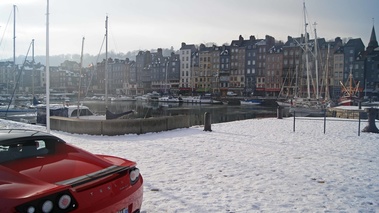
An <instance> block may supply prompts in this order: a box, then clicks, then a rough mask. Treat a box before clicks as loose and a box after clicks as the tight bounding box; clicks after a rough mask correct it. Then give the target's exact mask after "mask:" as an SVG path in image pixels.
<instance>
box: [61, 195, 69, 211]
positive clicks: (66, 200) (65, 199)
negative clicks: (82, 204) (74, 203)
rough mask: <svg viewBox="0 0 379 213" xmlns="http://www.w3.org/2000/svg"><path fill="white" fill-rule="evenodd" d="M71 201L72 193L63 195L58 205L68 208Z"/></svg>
mask: <svg viewBox="0 0 379 213" xmlns="http://www.w3.org/2000/svg"><path fill="white" fill-rule="evenodd" d="M70 203H71V197H70V195H67V194H65V195H62V196H61V197H60V198H59V200H58V206H59V208H61V209H67V208H68V207H69V206H70Z"/></svg>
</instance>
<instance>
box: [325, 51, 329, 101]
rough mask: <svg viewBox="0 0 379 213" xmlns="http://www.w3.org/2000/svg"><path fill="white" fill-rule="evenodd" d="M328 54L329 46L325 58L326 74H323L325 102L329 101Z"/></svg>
mask: <svg viewBox="0 0 379 213" xmlns="http://www.w3.org/2000/svg"><path fill="white" fill-rule="evenodd" d="M329 53H330V44H328V54H327V57H326V74H325V100H326V101H329V99H330V94H329Z"/></svg>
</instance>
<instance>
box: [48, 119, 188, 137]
mask: <svg viewBox="0 0 379 213" xmlns="http://www.w3.org/2000/svg"><path fill="white" fill-rule="evenodd" d="M50 126H51V129H52V130H58V131H63V132H69V133H77V134H88V135H125V134H144V133H148V132H161V131H167V130H172V129H177V128H189V127H190V122H189V117H188V116H187V115H176V116H164V117H152V118H137V119H115V120H86V119H77V118H65V117H58V116H52V117H50Z"/></svg>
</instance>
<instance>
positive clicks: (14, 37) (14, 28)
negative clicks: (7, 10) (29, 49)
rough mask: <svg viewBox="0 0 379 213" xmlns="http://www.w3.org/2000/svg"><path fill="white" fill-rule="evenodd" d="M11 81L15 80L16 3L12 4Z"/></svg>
mask: <svg viewBox="0 0 379 213" xmlns="http://www.w3.org/2000/svg"><path fill="white" fill-rule="evenodd" d="M13 82H14V83H15V82H16V5H13Z"/></svg>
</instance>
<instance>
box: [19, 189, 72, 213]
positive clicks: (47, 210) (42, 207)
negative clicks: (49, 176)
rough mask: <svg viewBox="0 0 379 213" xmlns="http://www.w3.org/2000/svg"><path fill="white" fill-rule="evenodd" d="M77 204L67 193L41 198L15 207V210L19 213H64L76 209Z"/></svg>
mask: <svg viewBox="0 0 379 213" xmlns="http://www.w3.org/2000/svg"><path fill="white" fill-rule="evenodd" d="M77 206H78V205H77V202H76V200H75V199H74V197H73V196H72V195H71V193H70V192H69V191H64V192H63V193H62V192H61V193H57V194H52V195H48V196H45V197H42V198H40V199H36V200H33V201H30V202H28V203H25V204H23V205H20V206H17V207H16V209H17V211H18V212H21V213H36V212H43V213H51V212H57V213H65V212H70V211H72V210H74V209H76V208H77Z"/></svg>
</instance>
